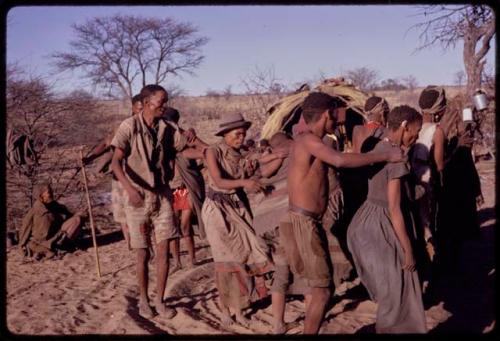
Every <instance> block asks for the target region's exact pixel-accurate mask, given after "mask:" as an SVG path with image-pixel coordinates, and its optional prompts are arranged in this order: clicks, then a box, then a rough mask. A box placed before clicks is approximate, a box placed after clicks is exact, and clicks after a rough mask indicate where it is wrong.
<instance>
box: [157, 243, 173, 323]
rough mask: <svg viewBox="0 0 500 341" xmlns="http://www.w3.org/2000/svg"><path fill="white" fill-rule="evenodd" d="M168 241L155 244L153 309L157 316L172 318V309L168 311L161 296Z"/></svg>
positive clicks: (166, 268) (165, 284)
mask: <svg viewBox="0 0 500 341" xmlns="http://www.w3.org/2000/svg"><path fill="white" fill-rule="evenodd" d="M168 244H169V241H168V240H162V241H161V242H159V243H157V244H156V278H157V280H156V300H155V307H156V310H157V311H158V313H159V314H161V315H163V316H165V317H167V318H172V317H174V315H175V311H174V310H173V309H168V308H167V307H165V305H164V304H163V294H164V293H165V288H166V286H167V276H168Z"/></svg>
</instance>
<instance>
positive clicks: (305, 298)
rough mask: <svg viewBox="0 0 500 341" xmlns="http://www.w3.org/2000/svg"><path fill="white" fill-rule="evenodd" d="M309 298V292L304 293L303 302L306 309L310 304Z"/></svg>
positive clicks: (310, 296)
mask: <svg viewBox="0 0 500 341" xmlns="http://www.w3.org/2000/svg"><path fill="white" fill-rule="evenodd" d="M311 299H312V295H311V294H306V295H304V304H305V305H306V311H307V309H309V306H310V305H311Z"/></svg>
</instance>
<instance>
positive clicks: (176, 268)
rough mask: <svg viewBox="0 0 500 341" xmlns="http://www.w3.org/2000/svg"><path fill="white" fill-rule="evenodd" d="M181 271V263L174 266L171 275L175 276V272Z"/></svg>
mask: <svg viewBox="0 0 500 341" xmlns="http://www.w3.org/2000/svg"><path fill="white" fill-rule="evenodd" d="M181 269H182V265H181V264H180V263H175V264H174V265H173V266H172V269H171V270H170V273H171V274H173V273H174V272H176V271H179V270H181Z"/></svg>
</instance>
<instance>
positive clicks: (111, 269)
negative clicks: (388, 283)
mask: <svg viewBox="0 0 500 341" xmlns="http://www.w3.org/2000/svg"><path fill="white" fill-rule="evenodd" d="M478 168H479V171H480V175H481V182H482V186H483V187H482V188H483V193H484V196H485V200H486V202H485V204H484V206H483V207H482V208H481V210H480V219H481V226H482V229H481V230H482V231H481V239H480V240H479V241H475V242H470V243H468V244H467V245H466V251H465V253H464V257H463V258H464V259H463V260H462V262H461V263H462V264H461V265H462V266H461V269H462V271H461V273H460V275H458V277H455V278H450V279H447V280H443V281H441V282H440V283H438V284H437V286H436V294H435V299H434V300H433V301H432V302H430V303H428V304H427V306H426V318H427V326H428V328H429V330H430V332H431V333H452V332H453V333H455V332H462V331H464V332H472V333H483V332H488V331H490V330H492V328H494V325H495V318H496V317H495V312H494V293H495V292H494V280H495V261H494V226H495V222H496V219H495V212H494V203H495V198H494V194H495V193H494V191H495V176H494V163H492V162H481V163H480V164H479V165H478ZM100 199H101V201H99V200H97V204H96V209H95V211H96V213H95V214H96V222H97V226H98V228H99V235H98V243H99V244H100V247H99V256H100V264H101V272H102V277H101V278H100V279H98V278H97V276H96V267H95V260H94V249H93V248H92V247H91V243H90V239H89V238H87V245H86V247H85V248H84V249H82V250H78V251H76V252H75V253H73V254H67V255H65V256H64V257H63V258H62V259H59V260H48V261H42V262H33V261H26V260H23V259H22V257H21V255H20V253H19V250H18V249H17V248H16V247H14V248H11V249H10V250H7V260H8V262H7V268H6V270H7V279H6V284H7V315H6V316H7V327H8V329H9V330H10V331H11V332H12V333H14V334H50V335H54V334H56V335H60V334H117V335H120V334H165V333H168V334H269V333H271V330H272V327H271V323H272V315H271V306H270V300H269V299H264V300H262V301H260V302H257V303H256V304H255V306H254V307H253V308H250V309H248V310H247V312H246V313H247V316H248V317H249V318H251V319H252V321H253V322H252V323H251V326H250V327H249V328H245V327H243V326H240V325H234V326H232V327H229V328H224V327H223V326H222V324H221V314H220V312H219V309H218V294H217V290H216V288H215V284H214V278H213V273H214V271H213V262H212V259H211V255H210V248H209V246H208V244H207V243H202V242H200V241H198V240H197V244H196V253H197V258H198V260H199V261H200V263H201V264H200V265H199V266H197V267H195V268H194V269H187V268H183V269H182V270H180V271H178V272H176V273H174V274H173V275H172V276H169V279H168V283H167V290H166V292H165V298H166V301H167V304H169V305H170V306H172V307H175V308H176V310H177V315H176V316H175V317H174V318H172V319H171V320H168V319H164V318H162V317H160V316H156V317H154V318H152V319H150V320H148V319H144V318H142V317H140V316H139V315H138V309H137V297H138V288H137V286H136V284H135V283H136V279H135V267H134V255H133V254H132V253H130V252H129V251H128V250H127V248H126V245H125V241H124V240H123V239H122V237H121V232H120V231H119V230H117V226H116V225H114V224H111V223H110V222H111V217H110V215H109V213H108V212H107V205H106V202H107V201H108V200H109V197H107V196H106V195H103V196H101V197H100ZM182 250H183V252H182V260H183V263H184V264H187V261H188V260H187V253H186V252H185V250H184V249H182ZM150 275H151V276H152V278H153V280H152V283H151V284H150V297H151V298H153V297H154V295H155V294H154V289H155V271H154V264H153V263H152V264H150ZM376 308H377V306H376V304H375V303H373V302H371V301H370V300H369V299H368V296H367V294H366V291H365V290H364V288H363V287H362V286H361V285H359V280H357V279H356V280H354V281H352V282H347V283H345V284H344V287H342V288H339V290H338V295H336V296H335V297H334V300H333V302H332V305H331V306H330V307H329V310H328V312H327V314H326V319H325V322H324V323H323V325H322V328H321V330H320V333H324V334H338V333H341V334H352V333H372V332H373V331H374V328H373V326H374V321H375V312H376ZM285 321H287V322H290V325H289V330H288V331H287V334H298V333H300V332H301V330H302V329H303V324H304V304H303V301H302V299H301V298H300V297H290V298H289V299H288V302H287V308H286V313H285Z"/></svg>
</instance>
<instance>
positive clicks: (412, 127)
mask: <svg viewBox="0 0 500 341" xmlns="http://www.w3.org/2000/svg"><path fill="white" fill-rule="evenodd" d="M403 129H404V130H403V139H402V144H403V146H405V147H407V148H409V147H411V146H413V145H414V144H415V142H416V141H417V138H418V134H419V133H420V129H422V122H420V121H415V122H412V123H410V124H408V125H407V126H406V127H403Z"/></svg>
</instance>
